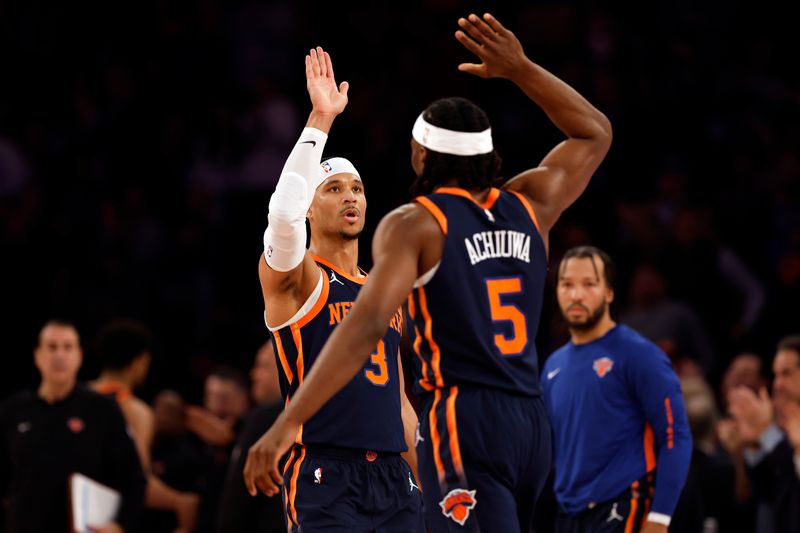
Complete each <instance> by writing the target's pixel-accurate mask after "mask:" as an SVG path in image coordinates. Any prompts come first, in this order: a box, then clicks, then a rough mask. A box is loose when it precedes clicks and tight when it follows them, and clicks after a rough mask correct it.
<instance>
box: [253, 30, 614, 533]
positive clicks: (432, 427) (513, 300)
mask: <svg viewBox="0 0 800 533" xmlns="http://www.w3.org/2000/svg"><path fill="white" fill-rule="evenodd" d="M458 22H459V25H460V27H461V30H460V31H457V32H456V38H457V39H458V41H459V42H461V43H462V44H463V45H464V46H465V47H466V48H467V49H468V50H470V51H472V52H473V53H475V55H477V56H478V58H480V59H481V61H482V63H480V64H461V65H459V70H461V71H463V72H467V73H470V74H475V75H478V76H480V77H484V78H489V77H499V78H506V79H509V80H511V81H512V82H514V83H515V84H516V85H517V86H518V87H519V88H520V89H521V90H522V91H523V92H524V93H525V94H526V95H527V96H528V97H529V98H530V99H531V100H532V101H533V102H534V103H535V104H537V105H538V106H540V107H541V108H542V109H543V110H544V111H545V113H546V114H547V115H548V116H549V117H550V119H551V120H552V122H553V123H554V124H555V125H556V126H557V127H558V128H559V129H560V130H561V131H562V132H563V133H564V135H565V136H566V139H565V140H564V141H563V142H561V143H560V144H558V145H557V146H556V147H555V148H553V149H552V150H551V151H550V153H549V154H548V155H547V156H545V158H544V159H543V160H542V162H541V163H540V165H539V166H538V167H536V168H532V169H530V170H527V171H525V172H523V173H522V174H520V175H518V176H516V177H514V178H512V179H511V180H509V181H508V182H507V183H506V184H505V185H504V186H503V189H502V190H500V189H498V188H496V187H495V186H496V185H498V184H499V181H500V180H499V179H498V172H499V163H500V160H499V157H498V156H497V154H496V152H495V151H494V147H493V144H492V136H491V130H490V127H489V121H488V118H487V117H486V114H485V113H484V112H483V111H482V110H481V109H480V108H478V107H477V106H476V105H474V104H472V103H471V102H469V101H467V100H464V99H462V98H447V99H444V100H439V101H436V102H434V103H433V104H431V105H430V106H429V107H428V108H427V109H426V110H425V111H424V112H423V113H422V114H421V115H420V117H419V118H418V119H417V122H416V124H415V125H414V128H413V131H412V141H411V147H412V166H413V168H414V170H415V172H416V174H417V175H418V179H417V181H416V183H415V189H416V191H417V192H418V193H419V194H424V195H425V196H419V197H418V198H417V199H416V201H415V202H413V203H411V204H408V205H404V206H402V207H400V208H398V209H396V210H394V211H393V212H391V213H390V214H388V215H387V216H386V217H385V218H384V219H383V220H382V221H381V223H380V225H379V227H378V229H377V231H376V234H375V239H374V241H373V256H374V262H375V266H374V268H373V270H372V271H371V273H370V283H369V284H368V285H367V286H366V287H365V288H364V290H363V291H361V293H360V294H359V297H358V300H357V302H356V304H355V305H354V306H353V310H352V312H351V313H350V315H349V316H348V317H347V319H346V320H345V321H344V322H343V323H342V325H341V326H340V327H339V328H337V330H336V331H335V332H334V333H333V335H331V337H330V339H329V341H328V343H327V345H326V346H325V348H324V349H323V351H322V353H321V354H320V356H319V358H318V359H317V365H316V367H315V369H314V370H313V371H312V372H311V373H310V374H309V375H308V376H307V379H306V383H305V384H304V385H303V386H302V387H300V390H299V391H297V393H296V394H295V396H294V397H293V399H292V402H291V403H290V404H289V406H288V409H287V410H286V411H285V412H284V413H283V414H282V415H281V417H279V419H278V420H277V421H276V423H275V424H274V425H273V427H272V428H271V429H270V431H269V432H268V433H267V435H266V436H265V438H264V439H263V441H262V442H261V443H260V447H259V450H258V455H257V460H258V465H259V468H258V469H257V471H258V473H259V475H258V478H257V482H258V483H259V485H260V486H261V487H263V489H264V490H266V491H267V492H270V493H272V492H275V491H277V489H278V485H279V484H280V483H282V482H283V483H285V481H284V480H283V479H282V477H281V475H280V473H279V471H278V468H277V467H278V460H279V458H280V457H281V455H282V454H283V452H284V451H285V450H286V449H288V448H289V446H290V445H291V443H292V441H293V437H294V435H295V434H296V433H297V428H298V427H299V426H300V424H302V423H303V422H305V421H306V420H307V419H308V418H309V417H310V416H312V415H313V414H314V413H316V412H317V411H318V410H319V409H320V408H321V407H322V406H323V405H324V404H325V402H326V401H327V400H328V398H330V397H331V396H332V395H333V394H335V393H336V391H338V390H339V389H340V388H341V387H342V386H343V385H344V384H346V383H347V382H348V380H350V379H351V378H352V376H353V375H355V374H356V373H357V372H358V371H359V369H360V368H361V367H362V366H363V364H364V361H365V360H367V359H368V358H369V353H370V351H371V350H372V346H374V344H375V341H376V340H377V339H379V338H380V336H381V335H382V332H383V331H384V328H385V321H386V320H387V319H389V318H390V317H391V316H392V313H393V309H394V308H395V307H396V306H397V305H398V304H399V303H401V302H403V301H404V300H406V298H408V315H409V317H410V318H411V321H412V324H411V326H412V327H410V329H411V330H412V336H413V345H414V349H415V352H416V354H417V357H416V358H415V361H416V364H415V374H416V375H415V387H416V390H417V393H418V394H419V395H420V406H421V410H420V424H421V428H420V434H419V438H418V445H417V454H418V457H419V468H420V479H421V480H422V482H423V484H422V487H423V489H424V491H425V492H424V495H423V497H424V500H425V518H426V523H427V526H428V529H429V530H430V531H448V530H453V531H462V530H470V531H477V530H479V529H480V530H482V531H484V532H486V531H498V532H504V533H506V532H514V531H528V528H529V523H530V519H531V512H532V511H531V510H532V509H533V507H534V503H535V501H536V498H537V496H538V494H539V492H540V490H541V488H542V485H543V484H544V481H545V478H546V476H547V474H548V472H549V470H550V463H551V444H550V440H551V432H550V425H549V423H548V421H547V417H546V414H545V409H544V406H543V403H542V400H541V398H540V397H541V388H540V385H539V379H538V377H539V376H538V369H537V356H536V350H535V346H534V338H535V335H536V330H537V327H538V322H539V313H540V308H541V303H542V296H543V294H542V292H543V288H544V281H545V273H546V270H547V235H548V232H549V231H550V228H552V227H553V224H554V223H555V222H556V220H557V219H558V217H559V216H560V214H561V213H562V211H564V210H565V209H566V208H567V207H568V206H569V205H570V204H572V202H573V201H575V199H576V198H578V196H579V195H580V194H581V192H582V191H583V190H584V189H585V188H586V185H587V183H588V181H589V179H590V177H591V176H592V174H593V173H594V171H595V169H596V168H597V167H598V165H599V164H600V162H601V161H602V160H603V157H604V156H605V154H606V152H607V151H608V148H609V145H610V143H611V125H610V124H609V121H608V120H607V119H606V117H605V116H604V115H603V114H602V113H601V112H600V111H598V110H597V109H595V108H594V107H593V106H592V105H591V104H590V103H589V102H587V101H586V100H585V99H584V98H583V97H582V96H581V95H579V94H578V93H577V92H576V91H575V90H573V89H572V88H571V87H569V86H568V85H566V84H565V83H564V82H563V81H561V80H559V79H558V78H556V77H555V76H554V75H552V74H550V73H549V72H547V71H546V70H544V69H543V68H542V67H540V66H538V65H536V64H535V63H533V62H532V61H530V60H529V59H528V58H527V57H526V56H525V54H524V52H523V50H522V47H521V45H520V43H519V41H518V40H517V38H516V37H515V36H514V34H513V33H511V32H510V31H509V30H507V29H506V28H504V27H503V26H502V25H501V24H500V23H499V22H498V21H497V19H495V18H494V17H493V16H491V15H489V14H486V15H484V16H483V17H482V18H481V17H478V16H476V15H470V16H469V17H468V18H462V19H459V21H458ZM409 294H411V296H410V297H409ZM323 409H324V407H323ZM253 459H254V460H255V459H256V457H254V458H253Z"/></svg>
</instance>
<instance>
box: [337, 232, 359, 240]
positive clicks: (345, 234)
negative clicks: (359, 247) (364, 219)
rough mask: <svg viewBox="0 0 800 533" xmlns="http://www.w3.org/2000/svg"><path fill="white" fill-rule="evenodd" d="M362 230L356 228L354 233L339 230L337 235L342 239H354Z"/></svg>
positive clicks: (356, 238)
mask: <svg viewBox="0 0 800 533" xmlns="http://www.w3.org/2000/svg"><path fill="white" fill-rule="evenodd" d="M362 231H364V230H363V229H360V230H357V231H356V232H354V233H348V232H346V231H340V232H339V237H341V238H342V240H343V241H355V240H358V238H359V237H360V236H361V232H362Z"/></svg>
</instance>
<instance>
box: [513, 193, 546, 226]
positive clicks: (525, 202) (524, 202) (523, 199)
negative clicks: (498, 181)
mask: <svg viewBox="0 0 800 533" xmlns="http://www.w3.org/2000/svg"><path fill="white" fill-rule="evenodd" d="M508 192H510V193H511V194H513V195H514V196H516V197H517V198H519V201H520V202H522V206H523V207H524V208H525V210H526V211H527V212H528V215H530V217H531V220H533V225H534V226H536V230H537V231H538V232H539V233H541V232H542V229H541V228H540V227H539V220H538V219H537V218H536V213H534V212H533V206H532V205H531V203H530V201H529V200H528V199H527V198H526V197H525V196H524V195H523V194H521V193H518V192H517V191H508Z"/></svg>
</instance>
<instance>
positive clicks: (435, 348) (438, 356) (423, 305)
mask: <svg viewBox="0 0 800 533" xmlns="http://www.w3.org/2000/svg"><path fill="white" fill-rule="evenodd" d="M419 310H420V312H421V313H422V318H423V319H424V320H425V340H427V341H428V344H429V345H430V347H431V369H433V379H434V381H435V383H436V386H437V387H439V388H444V378H443V377H442V371H441V369H440V365H441V360H442V352H441V350H440V349H439V345H438V344H436V341H435V340H433V320H432V319H431V314H430V313H429V312H428V298H427V296H425V288H424V287H420V288H419Z"/></svg>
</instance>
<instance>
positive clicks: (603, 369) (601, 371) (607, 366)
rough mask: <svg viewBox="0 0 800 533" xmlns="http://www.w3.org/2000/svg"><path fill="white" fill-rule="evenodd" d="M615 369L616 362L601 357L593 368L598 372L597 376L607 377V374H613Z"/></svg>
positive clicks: (596, 360) (595, 361)
mask: <svg viewBox="0 0 800 533" xmlns="http://www.w3.org/2000/svg"><path fill="white" fill-rule="evenodd" d="M613 367H614V361H612V360H611V359H609V358H608V357H601V358H600V359H595V360H594V364H593V365H592V368H594V371H595V372H597V375H598V376H600V377H601V378H602V377H605V375H606V374H608V373H609V372H611V369H612V368H613Z"/></svg>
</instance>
